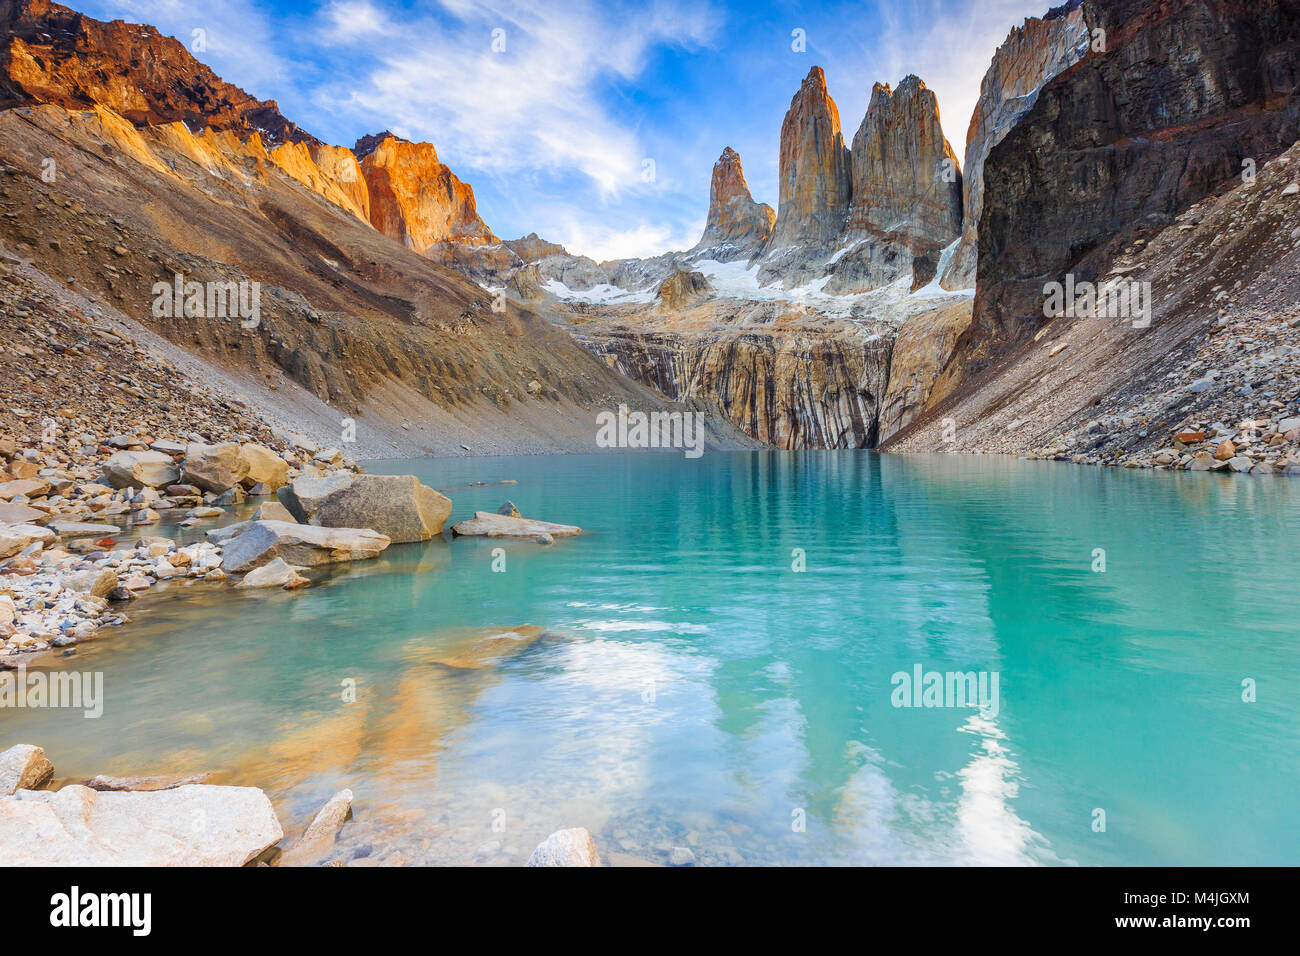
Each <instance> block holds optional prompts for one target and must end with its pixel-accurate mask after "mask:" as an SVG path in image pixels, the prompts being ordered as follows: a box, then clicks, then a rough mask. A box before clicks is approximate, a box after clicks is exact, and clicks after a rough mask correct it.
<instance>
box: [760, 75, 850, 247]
mask: <svg viewBox="0 0 1300 956" xmlns="http://www.w3.org/2000/svg"><path fill="white" fill-rule="evenodd" d="M849 165H850V164H849V150H848V147H847V146H845V145H844V135H843V133H842V132H841V131H840V112H839V110H838V109H837V108H836V106H835V101H834V100H832V99H831V97H830V93H829V92H828V91H827V89H826V74H825V73H824V72H823V71H822V68H821V67H819V66H814V67H813V68H812V69H811V70H809V71H808V75H807V76H806V77H805V78H804V81H803V83H802V84H801V85H800V87H799V92H797V93H796V94H795V95H794V98H793V99H791V100H790V109H789V111H788V112H787V113H786V114H785V121H784V122H783V123H782V124H781V158H780V201H779V210H778V213H777V218H776V225H775V227H774V229H773V233H772V245H784V244H788V243H798V242H801V241H814V242H816V241H826V240H830V239H832V238H834V237H835V236H837V235H839V233H840V231H841V230H842V229H843V228H844V221H845V218H846V217H847V215H848V209H849V199H850V196H851V191H852V184H851V180H850V172H849Z"/></svg>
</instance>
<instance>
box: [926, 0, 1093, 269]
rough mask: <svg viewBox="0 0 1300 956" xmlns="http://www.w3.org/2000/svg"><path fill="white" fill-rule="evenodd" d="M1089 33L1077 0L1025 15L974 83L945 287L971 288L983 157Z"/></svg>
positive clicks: (1082, 47) (1080, 51) (1081, 50)
mask: <svg viewBox="0 0 1300 956" xmlns="http://www.w3.org/2000/svg"><path fill="white" fill-rule="evenodd" d="M1090 41H1091V36H1090V35H1089V32H1088V26H1087V24H1086V23H1085V22H1084V17H1083V6H1082V4H1081V3H1080V2H1079V0H1071V2H1070V3H1068V4H1066V5H1064V6H1061V7H1057V8H1056V9H1054V10H1051V11H1049V12H1048V14H1047V15H1046V16H1045V17H1043V18H1042V19H1039V18H1037V17H1029V18H1026V20H1025V22H1024V24H1023V25H1022V26H1018V27H1014V28H1013V29H1012V30H1011V32H1010V33H1009V34H1007V38H1006V39H1005V40H1003V41H1002V45H1001V46H1000V47H998V49H997V52H996V53H994V54H993V62H992V63H991V64H989V68H988V71H987V72H986V73H985V74H984V79H983V81H982V82H981V83H980V97H979V100H978V101H977V102H976V103H975V112H974V113H972V114H971V118H970V128H969V129H968V130H967V132H966V158H965V162H964V163H963V164H962V176H963V180H962V209H963V213H964V216H965V219H964V221H963V224H962V233H961V242H960V244H958V246H957V248H956V249H955V250H954V251H953V255H952V258H951V259H950V260H949V263H948V268H947V270H946V271H945V272H944V275H943V277H942V280H941V284H942V285H943V287H944V288H945V289H971V288H974V287H975V260H976V233H977V230H978V227H979V220H980V213H981V211H982V210H983V208H984V160H985V159H986V158H987V157H988V155H989V151H990V150H991V149H992V148H993V147H994V146H996V145H997V144H998V143H1000V142H1001V141H1002V138H1003V137H1004V136H1006V135H1007V133H1008V132H1009V131H1010V130H1011V128H1012V127H1013V126H1015V125H1016V123H1018V122H1019V121H1020V118H1021V117H1022V116H1024V115H1025V114H1026V113H1027V112H1029V109H1030V107H1032V106H1033V105H1034V102H1035V101H1036V100H1037V98H1038V89H1039V87H1041V86H1042V85H1043V84H1044V83H1045V82H1047V81H1048V80H1049V79H1051V78H1052V77H1054V76H1056V75H1057V74H1058V73H1060V72H1061V71H1062V70H1064V69H1066V68H1067V67H1069V66H1072V65H1074V64H1075V63H1077V62H1078V61H1079V60H1080V59H1082V58H1083V56H1084V54H1086V53H1087V52H1088V46H1089V43H1090Z"/></svg>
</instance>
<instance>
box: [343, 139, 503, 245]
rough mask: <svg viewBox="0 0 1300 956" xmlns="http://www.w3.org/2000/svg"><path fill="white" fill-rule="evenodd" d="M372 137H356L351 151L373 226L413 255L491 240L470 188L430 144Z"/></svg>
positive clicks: (492, 237)
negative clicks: (358, 166)
mask: <svg viewBox="0 0 1300 956" xmlns="http://www.w3.org/2000/svg"><path fill="white" fill-rule="evenodd" d="M375 139H376V138H375V137H367V138H365V139H363V140H361V141H359V142H358V143H357V150H356V152H357V154H358V155H359V156H361V172H362V175H363V176H364V177H365V180H366V185H367V187H368V188H369V192H370V222H371V224H372V225H373V226H374V227H375V228H376V229H378V230H379V231H380V232H382V233H383V234H384V235H386V236H389V237H391V238H393V239H396V240H397V241H398V242H401V243H403V244H404V245H406V246H407V247H408V248H410V249H414V250H415V251H416V252H419V253H424V252H426V251H427V250H428V249H429V248H430V247H431V246H433V245H435V244H437V243H442V242H455V243H467V244H471V245H473V244H479V243H487V242H496V241H497V238H496V236H494V235H493V234H492V230H491V229H489V228H488V226H487V223H485V222H484V221H483V220H482V219H480V218H479V214H478V210H477V208H476V207H475V205H474V190H473V189H472V188H471V187H470V186H469V184H468V183H463V182H461V181H460V180H459V179H457V178H456V176H455V175H454V174H453V173H452V171H451V170H450V169H448V168H447V167H446V166H444V165H443V164H442V163H441V162H439V160H438V153H437V151H436V150H435V149H434V148H433V146H432V145H431V144H430V143H408V142H406V141H405V140H402V139H398V138H397V137H396V136H393V135H391V134H387V135H383V136H382V137H381V138H378V141H377V142H375ZM372 145H373V148H371V146H372Z"/></svg>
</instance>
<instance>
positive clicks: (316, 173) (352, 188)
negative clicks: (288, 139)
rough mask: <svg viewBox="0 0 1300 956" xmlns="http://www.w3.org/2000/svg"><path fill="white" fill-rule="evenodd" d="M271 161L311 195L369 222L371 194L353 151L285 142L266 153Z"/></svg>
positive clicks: (340, 147) (336, 147)
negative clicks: (308, 190) (304, 187)
mask: <svg viewBox="0 0 1300 956" xmlns="http://www.w3.org/2000/svg"><path fill="white" fill-rule="evenodd" d="M268 156H269V158H270V160H271V162H273V163H275V165H277V166H279V167H280V169H282V170H284V172H286V173H288V174H289V175H290V176H292V177H293V178H294V179H296V180H298V182H300V183H302V184H303V185H304V186H306V187H307V188H308V189H310V190H312V192H315V193H318V194H320V195H321V196H324V197H325V198H326V199H328V200H329V201H330V202H332V203H334V204H335V205H336V206H342V207H343V208H344V209H346V210H347V211H348V212H350V213H352V215H354V216H356V217H357V218H358V219H360V220H361V221H362V222H369V221H370V191H369V190H368V189H367V188H366V181H365V178H364V177H363V176H362V175H361V166H360V164H359V163H358V162H357V158H356V157H355V156H353V155H352V150H350V149H347V148H346V147H343V146H327V145H325V144H323V143H322V144H319V145H314V146H308V145H307V144H306V143H285V144H283V145H281V146H277V147H275V149H273V150H271V151H270V153H269V154H268Z"/></svg>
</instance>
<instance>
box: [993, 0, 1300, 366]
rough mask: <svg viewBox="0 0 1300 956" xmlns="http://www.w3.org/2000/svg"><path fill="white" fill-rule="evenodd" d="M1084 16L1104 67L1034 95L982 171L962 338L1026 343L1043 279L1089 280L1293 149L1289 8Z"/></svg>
mask: <svg viewBox="0 0 1300 956" xmlns="http://www.w3.org/2000/svg"><path fill="white" fill-rule="evenodd" d="M1083 9H1084V17H1085V20H1086V22H1087V24H1088V25H1089V27H1090V28H1095V29H1100V30H1103V31H1104V33H1105V50H1104V52H1101V51H1095V50H1094V51H1090V52H1089V53H1088V55H1087V56H1085V57H1084V58H1083V59H1082V60H1080V61H1079V62H1078V63H1076V64H1075V65H1074V66H1072V67H1071V68H1069V69H1067V70H1065V71H1064V72H1062V73H1060V74H1059V75H1058V76H1056V77H1055V78H1053V79H1051V80H1049V81H1048V82H1047V83H1046V84H1044V86H1043V87H1042V89H1041V90H1040V91H1039V94H1038V97H1037V100H1036V101H1035V103H1034V105H1033V107H1032V108H1031V109H1030V110H1029V112H1028V113H1026V114H1025V116H1024V117H1023V118H1022V119H1021V120H1020V122H1019V123H1018V124H1017V125H1016V126H1015V127H1014V128H1013V129H1012V130H1011V131H1010V132H1009V133H1008V134H1007V135H1006V137H1005V138H1004V139H1003V140H1002V142H1000V143H999V144H998V145H997V146H995V147H994V148H993V149H992V150H991V152H990V153H989V156H988V159H987V160H986V162H985V164H984V179H985V186H984V208H983V212H982V214H981V218H980V224H979V237H978V238H979V262H978V292H977V294H976V300H975V323H976V326H977V328H976V329H975V333H974V338H977V339H978V338H980V337H987V336H994V337H998V338H1002V339H1017V338H1020V337H1022V336H1023V335H1025V334H1028V333H1031V332H1032V331H1034V330H1036V329H1037V328H1038V327H1039V323H1041V321H1042V320H1043V317H1044V316H1043V311H1044V309H1043V283H1044V281H1046V280H1045V277H1046V278H1050V279H1056V280H1057V281H1060V280H1061V279H1062V278H1063V276H1064V275H1065V274H1066V273H1067V272H1069V273H1072V274H1074V276H1075V278H1076V280H1083V281H1091V280H1095V279H1096V278H1098V277H1099V276H1100V275H1102V274H1104V271H1105V270H1106V269H1107V268H1108V265H1109V263H1110V262H1111V261H1112V260H1113V259H1114V257H1115V256H1116V254H1117V253H1119V252H1120V251H1121V250H1123V249H1124V248H1125V247H1126V246H1127V245H1128V244H1129V243H1130V242H1132V241H1133V239H1134V238H1135V237H1136V236H1137V235H1138V234H1139V232H1141V231H1143V230H1147V231H1153V230H1156V229H1159V228H1161V227H1163V226H1165V225H1167V224H1168V223H1170V222H1171V221H1172V219H1173V217H1174V216H1175V215H1176V214H1177V213H1178V212H1179V211H1180V210H1182V209H1184V208H1186V207H1187V206H1188V205H1190V204H1191V203H1194V202H1196V201H1197V200H1199V199H1201V198H1202V197H1204V196H1206V195H1208V194H1209V193H1210V192H1211V191H1212V190H1214V189H1215V188H1217V187H1220V186H1222V185H1225V184H1237V183H1240V182H1241V181H1242V178H1241V177H1242V173H1243V169H1244V168H1248V166H1249V164H1248V163H1247V161H1250V162H1253V163H1255V164H1257V165H1258V164H1260V163H1262V161H1263V160H1264V159H1266V158H1268V157H1271V156H1274V155H1276V154H1277V153H1278V152H1280V151H1281V150H1282V149H1285V148H1286V147H1288V146H1290V145H1291V144H1292V143H1294V142H1295V141H1296V139H1297V138H1300V93H1298V90H1297V85H1298V84H1300V4H1297V3H1296V2H1294V0H1217V2H1211V0H1197V2H1189V3H1180V4H1172V3H1171V4H1144V3H1140V2H1138V0H1097V2H1095V3H1094V2H1089V3H1085V5H1084V8H1083ZM1175 50H1176V51H1178V53H1177V55H1176V56H1175V55H1165V54H1163V53H1157V52H1153V51H1175ZM968 351H969V356H968V357H969V359H970V360H972V361H976V362H977V361H979V355H980V354H981V352H982V350H981V348H980V347H979V346H978V345H976V344H974V343H972V345H971V347H970V349H969V350H968Z"/></svg>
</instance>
